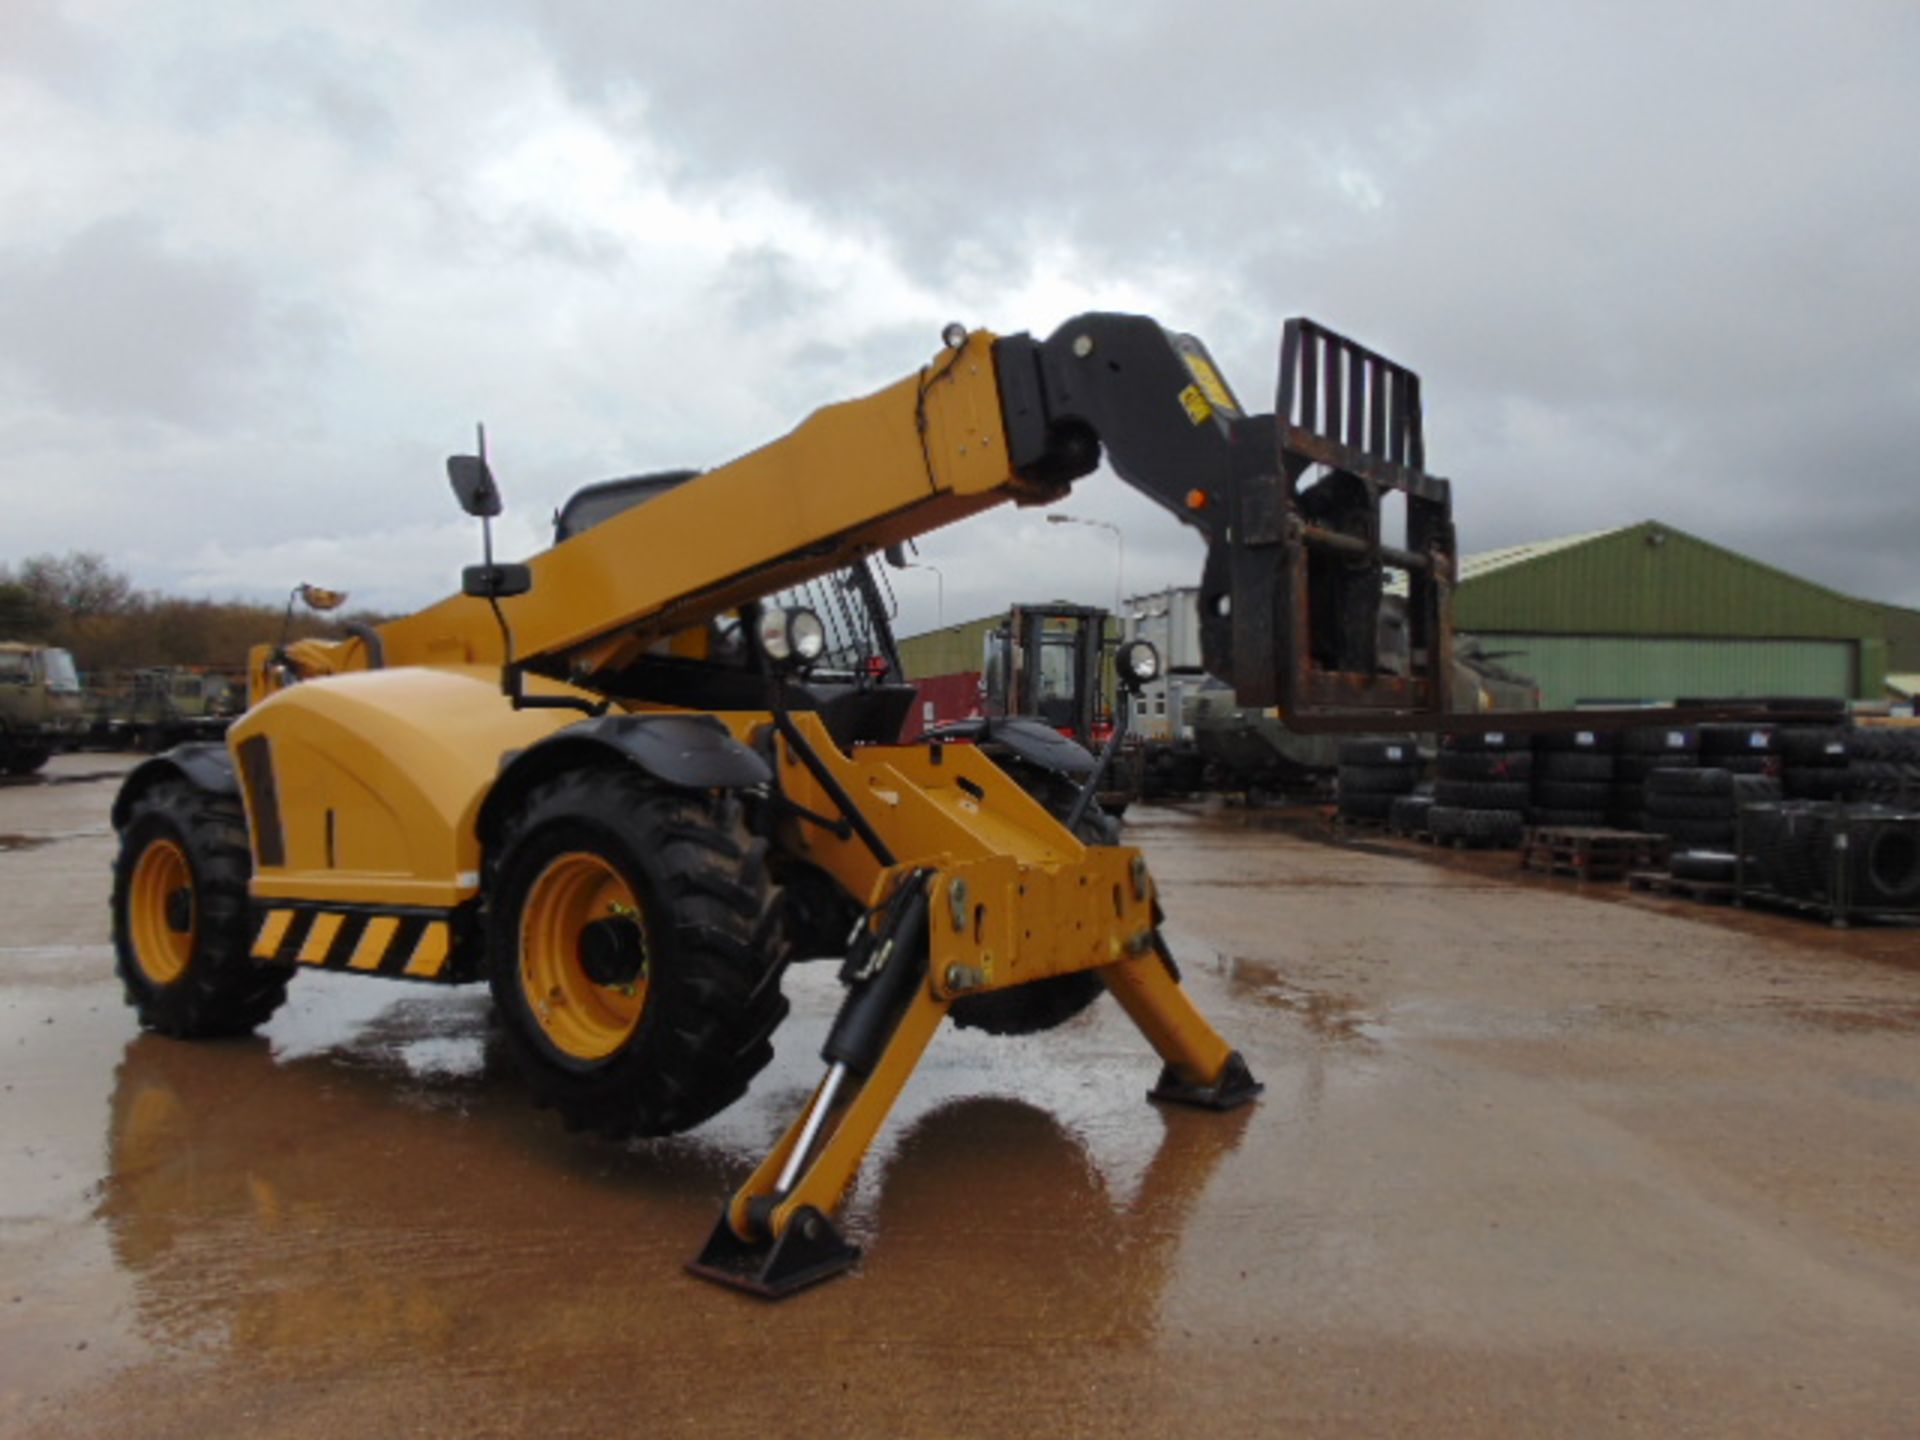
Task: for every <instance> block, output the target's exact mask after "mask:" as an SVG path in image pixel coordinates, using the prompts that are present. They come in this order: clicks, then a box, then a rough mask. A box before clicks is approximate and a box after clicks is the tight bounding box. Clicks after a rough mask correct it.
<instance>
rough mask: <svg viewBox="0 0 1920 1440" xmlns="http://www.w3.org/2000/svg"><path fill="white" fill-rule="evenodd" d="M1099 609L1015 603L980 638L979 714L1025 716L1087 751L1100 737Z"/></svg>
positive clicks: (1102, 617)
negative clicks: (983, 699) (982, 694)
mask: <svg viewBox="0 0 1920 1440" xmlns="http://www.w3.org/2000/svg"><path fill="white" fill-rule="evenodd" d="M1106 627H1107V612H1106V611H1104V610H1101V609H1099V608H1097V607H1094V606H1087V605H1068V604H1065V603H1056V604H1052V605H1016V606H1015V607H1014V608H1013V609H1012V610H1011V611H1010V612H1008V615H1007V622H1006V624H1004V625H1000V626H996V627H995V628H994V629H993V630H991V631H989V632H988V633H987V637H986V642H985V653H984V655H983V657H982V663H981V671H980V678H981V687H982V689H983V690H984V691H985V695H986V703H985V706H984V707H983V708H984V710H985V713H986V714H987V715H988V716H990V717H993V718H1005V717H1008V716H1014V715H1024V716H1030V717H1032V718H1034V719H1037V720H1039V721H1041V722H1042V723H1044V724H1045V725H1047V726H1048V727H1049V728H1050V729H1054V730H1058V731H1059V732H1060V733H1061V734H1062V735H1065V736H1067V737H1068V738H1070V739H1073V740H1078V741H1079V742H1080V743H1081V744H1082V745H1085V746H1087V747H1088V748H1089V749H1094V748H1097V746H1098V745H1099V744H1100V743H1101V742H1102V741H1104V740H1105V738H1106V732H1107V731H1108V730H1110V729H1111V721H1110V720H1107V719H1105V718H1103V714H1102V709H1103V707H1102V705H1101V701H1102V699H1103V696H1102V693H1101V692H1102V688H1103V664H1102V662H1103V659H1104V654H1105V652H1104V649H1103V645H1104V643H1105V639H1106Z"/></svg>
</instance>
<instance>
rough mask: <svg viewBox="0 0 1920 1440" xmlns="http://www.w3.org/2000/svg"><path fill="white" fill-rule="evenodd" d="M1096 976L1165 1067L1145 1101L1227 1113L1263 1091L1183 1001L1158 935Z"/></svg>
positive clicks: (1242, 1063)
mask: <svg viewBox="0 0 1920 1440" xmlns="http://www.w3.org/2000/svg"><path fill="white" fill-rule="evenodd" d="M1099 974H1100V978H1101V979H1102V980H1104V981H1105V982H1106V986H1107V989H1108V990H1110V991H1112V992H1113V998H1114V999H1115V1000H1117V1001H1119V1002H1120V1008H1121V1009H1123V1010H1125V1011H1126V1012H1127V1016H1128V1018H1129V1019H1131V1020H1132V1021H1133V1023H1134V1024H1135V1025H1137V1026H1139V1027H1140V1033H1141V1034H1142V1035H1144V1036H1146V1037H1147V1043H1149V1044H1150V1045H1152V1046H1153V1048H1154V1049H1155V1050H1156V1051H1157V1052H1159V1055H1160V1058H1161V1059H1162V1060H1163V1061H1165V1062H1166V1064H1165V1067H1164V1068H1163V1069H1162V1070H1161V1071H1160V1082H1159V1083H1158V1084H1157V1085H1155V1086H1154V1087H1153V1089H1151V1090H1149V1091H1148V1092H1147V1098H1148V1099H1149V1100H1157V1101H1160V1102H1162V1103H1164V1104H1175V1105H1197V1106H1200V1107H1202V1108H1204V1109H1208V1110H1233V1109H1236V1108H1238V1107H1239V1106H1241V1105H1245V1104H1246V1103H1247V1102H1248V1101H1249V1100H1252V1099H1253V1098H1254V1097H1255V1096H1256V1095H1258V1094H1259V1093H1260V1092H1261V1091H1262V1090H1264V1089H1265V1088H1266V1087H1265V1086H1264V1085H1262V1084H1261V1083H1260V1082H1259V1081H1258V1080H1255V1079H1254V1078H1253V1073H1252V1071H1250V1070H1249V1069H1248V1068H1247V1062H1246V1061H1245V1060H1244V1059H1243V1058H1242V1057H1241V1055H1240V1052H1239V1051H1238V1050H1233V1049H1229V1048H1228V1046H1227V1042H1226V1041H1224V1040H1222V1039H1221V1038H1220V1036H1219V1034H1218V1032H1216V1031H1215V1030H1214V1028H1213V1027H1212V1026H1211V1025H1209V1024H1208V1023H1207V1021H1206V1017H1204V1016H1203V1015H1201V1013H1200V1011H1199V1010H1198V1009H1197V1008H1195V1006H1194V1003H1193V1001H1192V1000H1190V999H1188V998H1187V992H1186V991H1185V990H1183V989H1182V988H1181V986H1180V980H1179V978H1178V976H1177V975H1176V974H1175V972H1174V967H1173V959H1172V957H1171V956H1169V955H1168V954H1167V950H1166V942H1165V941H1163V940H1162V939H1161V938H1160V935H1159V932H1158V931H1156V932H1155V933H1154V943H1153V947H1152V948H1151V949H1150V950H1148V951H1146V952H1145V953H1143V954H1140V955H1136V956H1133V957H1132V958H1131V959H1127V960H1121V961H1117V962H1116V963H1114V964H1112V965H1108V966H1105V967H1103V968H1102V969H1101V970H1100V972H1099Z"/></svg>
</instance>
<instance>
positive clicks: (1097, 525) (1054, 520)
mask: <svg viewBox="0 0 1920 1440" xmlns="http://www.w3.org/2000/svg"><path fill="white" fill-rule="evenodd" d="M1047 523H1048V524H1049V525H1091V526H1092V527H1093V528H1094V529H1096V530H1105V531H1107V532H1108V533H1109V534H1110V535H1112V536H1113V618H1114V620H1115V621H1116V622H1117V621H1119V619H1120V601H1121V596H1122V594H1123V593H1124V592H1125V589H1126V569H1127V537H1126V536H1125V535H1123V534H1122V533H1121V531H1120V527H1119V526H1118V525H1115V524H1113V523H1112V522H1110V521H1107V520H1088V519H1086V518H1085V517H1084V516H1080V515H1059V514H1054V515H1049V516H1047Z"/></svg>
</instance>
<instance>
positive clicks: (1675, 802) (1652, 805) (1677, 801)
mask: <svg viewBox="0 0 1920 1440" xmlns="http://www.w3.org/2000/svg"><path fill="white" fill-rule="evenodd" d="M1733 812H1734V802H1733V797H1732V796H1731V795H1660V794H1652V795H1649V796H1647V814H1649V815H1652V816H1654V817H1655V818H1656V819H1662V820H1731V819H1732V818H1733Z"/></svg>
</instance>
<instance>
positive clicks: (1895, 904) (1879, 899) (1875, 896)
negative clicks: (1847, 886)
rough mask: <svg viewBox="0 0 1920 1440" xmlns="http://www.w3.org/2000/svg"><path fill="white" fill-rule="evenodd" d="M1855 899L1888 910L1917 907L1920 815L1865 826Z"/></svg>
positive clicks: (1919, 879)
mask: <svg viewBox="0 0 1920 1440" xmlns="http://www.w3.org/2000/svg"><path fill="white" fill-rule="evenodd" d="M1865 838H1866V843H1865V844H1864V845H1862V846H1860V847H1859V850H1860V856H1859V859H1858V860H1857V861H1856V862H1855V863H1856V864H1857V865H1858V867H1859V868H1858V870H1857V872H1856V877H1857V878H1856V880H1855V883H1854V896H1855V898H1856V899H1857V900H1858V901H1859V903H1860V904H1863V905H1867V906H1870V907H1876V908H1883V909H1889V910H1911V909H1915V908H1920V816H1913V815H1904V816H1895V817H1889V818H1888V819H1886V820H1884V821H1876V822H1873V823H1870V824H1869V825H1868V826H1867V827H1866V837H1865Z"/></svg>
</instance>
